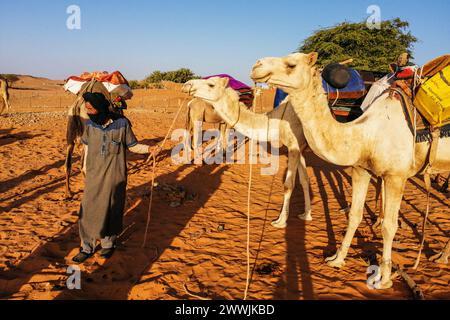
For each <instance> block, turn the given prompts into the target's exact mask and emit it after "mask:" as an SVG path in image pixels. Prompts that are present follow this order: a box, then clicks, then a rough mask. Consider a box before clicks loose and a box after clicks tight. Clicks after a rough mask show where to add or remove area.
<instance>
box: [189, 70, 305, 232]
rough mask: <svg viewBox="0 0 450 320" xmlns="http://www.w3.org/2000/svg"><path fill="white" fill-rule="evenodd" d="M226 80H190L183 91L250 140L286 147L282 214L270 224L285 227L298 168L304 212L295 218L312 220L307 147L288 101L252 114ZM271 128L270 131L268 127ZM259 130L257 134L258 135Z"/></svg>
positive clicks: (298, 122)
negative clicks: (286, 157) (200, 100)
mask: <svg viewBox="0 0 450 320" xmlns="http://www.w3.org/2000/svg"><path fill="white" fill-rule="evenodd" d="M228 83H229V79H227V78H218V77H215V78H210V79H207V80H191V81H189V82H187V83H186V84H185V85H184V87H183V90H184V92H186V93H189V94H191V95H193V96H194V97H196V98H198V99H202V100H203V101H205V103H208V104H212V106H213V107H214V109H215V111H216V112H217V114H218V115H219V116H220V117H221V118H222V119H223V120H224V121H225V122H226V123H227V124H228V126H229V127H230V128H235V129H236V130H237V131H238V132H240V133H241V134H243V135H245V136H247V137H248V138H250V139H253V140H257V141H265V142H272V143H274V142H276V143H278V142H280V143H282V144H283V145H285V146H286V147H287V148H288V150H289V159H288V171H287V175H286V181H285V183H284V189H285V190H284V201H283V208H282V210H281V214H280V216H279V218H278V219H277V220H276V221H273V222H272V225H273V226H274V227H276V228H286V226H287V220H288V216H289V205H290V200H291V196H292V192H293V190H294V188H295V182H296V174H297V170H298V172H299V175H300V182H301V185H302V188H303V193H304V197H305V212H304V213H302V214H300V215H299V216H298V217H299V218H300V219H302V220H306V221H311V220H312V216H311V199H310V192H309V179H308V174H307V171H306V161H305V158H304V157H303V152H304V150H305V149H306V148H307V146H308V145H307V143H306V139H305V136H304V135H303V129H302V126H301V123H300V121H299V119H298V117H297V116H296V114H295V112H294V110H293V109H292V107H291V105H290V104H289V103H284V104H282V106H281V107H280V108H277V109H276V110H274V111H271V112H269V113H266V114H258V113H254V112H252V111H250V110H248V108H247V107H246V106H245V105H244V104H243V103H240V102H239V96H238V94H237V93H236V92H235V91H234V90H233V89H231V88H228ZM269 128H270V130H269ZM258 133H260V134H258Z"/></svg>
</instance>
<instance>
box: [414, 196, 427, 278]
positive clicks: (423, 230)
mask: <svg viewBox="0 0 450 320" xmlns="http://www.w3.org/2000/svg"><path fill="white" fill-rule="evenodd" d="M430 193H431V191H430V190H427V213H426V214H425V219H424V220H423V224H422V240H421V242H420V248H419V255H418V256H417V259H416V263H415V264H414V267H413V270H417V268H418V267H419V264H420V256H421V255H422V251H423V246H424V244H425V228H426V226H427V221H428V216H429V214H430Z"/></svg>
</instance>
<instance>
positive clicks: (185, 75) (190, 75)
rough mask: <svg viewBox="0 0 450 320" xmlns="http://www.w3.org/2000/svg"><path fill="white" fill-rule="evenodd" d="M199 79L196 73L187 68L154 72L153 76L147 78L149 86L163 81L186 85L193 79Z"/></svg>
mask: <svg viewBox="0 0 450 320" xmlns="http://www.w3.org/2000/svg"><path fill="white" fill-rule="evenodd" d="M198 78H199V77H198V76H196V75H195V73H194V72H193V71H192V70H190V69H187V68H181V69H179V70H175V71H167V72H162V71H159V70H158V71H154V72H153V73H152V74H151V75H149V76H148V77H147V78H145V82H146V83H147V84H150V83H161V81H172V82H176V83H185V82H187V81H189V80H192V79H198Z"/></svg>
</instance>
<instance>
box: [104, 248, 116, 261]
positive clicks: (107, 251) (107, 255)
mask: <svg viewBox="0 0 450 320" xmlns="http://www.w3.org/2000/svg"><path fill="white" fill-rule="evenodd" d="M115 250H116V248H109V249H102V250H100V257H101V258H103V259H109V258H111V257H112V255H113V254H114V251H115Z"/></svg>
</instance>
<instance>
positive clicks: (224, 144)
mask: <svg viewBox="0 0 450 320" xmlns="http://www.w3.org/2000/svg"><path fill="white" fill-rule="evenodd" d="M219 129H220V139H219V141H221V144H220V150H221V151H222V154H223V155H226V153H227V148H228V135H227V125H226V124H225V123H220V124H219Z"/></svg>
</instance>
